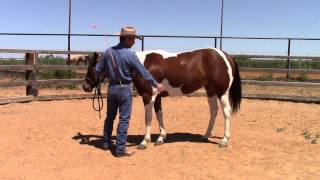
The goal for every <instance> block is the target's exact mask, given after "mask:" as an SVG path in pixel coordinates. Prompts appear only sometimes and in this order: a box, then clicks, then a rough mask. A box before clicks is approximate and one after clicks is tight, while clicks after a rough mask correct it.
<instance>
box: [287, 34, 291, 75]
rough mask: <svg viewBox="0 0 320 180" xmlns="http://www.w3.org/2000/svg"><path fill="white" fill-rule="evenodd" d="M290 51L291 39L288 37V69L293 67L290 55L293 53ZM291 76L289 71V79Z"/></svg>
mask: <svg viewBox="0 0 320 180" xmlns="http://www.w3.org/2000/svg"><path fill="white" fill-rule="evenodd" d="M290 51H291V39H290V38H289V39H288V56H289V57H288V59H287V69H290V68H291V67H290V55H291V53H290ZM289 78H290V73H287V79H289Z"/></svg>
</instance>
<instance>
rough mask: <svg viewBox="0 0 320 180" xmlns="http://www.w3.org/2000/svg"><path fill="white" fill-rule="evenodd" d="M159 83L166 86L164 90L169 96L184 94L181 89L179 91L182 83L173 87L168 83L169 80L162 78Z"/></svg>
mask: <svg viewBox="0 0 320 180" xmlns="http://www.w3.org/2000/svg"><path fill="white" fill-rule="evenodd" d="M161 83H162V84H163V85H164V86H165V87H166V91H167V92H168V94H169V96H182V95H184V93H182V91H181V87H182V85H180V86H176V87H174V86H172V85H171V84H170V83H169V81H168V80H167V79H164V80H163V81H162V82H161Z"/></svg>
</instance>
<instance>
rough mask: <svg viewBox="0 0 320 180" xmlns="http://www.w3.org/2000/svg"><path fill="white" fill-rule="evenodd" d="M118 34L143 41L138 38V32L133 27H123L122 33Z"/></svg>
mask: <svg viewBox="0 0 320 180" xmlns="http://www.w3.org/2000/svg"><path fill="white" fill-rule="evenodd" d="M116 34H117V35H120V36H135V37H136V38H137V39H140V40H141V39H142V38H141V37H140V36H137V31H136V29H135V28H134V27H132V26H125V27H122V28H121V32H120V33H116Z"/></svg>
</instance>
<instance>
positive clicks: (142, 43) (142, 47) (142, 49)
mask: <svg viewBox="0 0 320 180" xmlns="http://www.w3.org/2000/svg"><path fill="white" fill-rule="evenodd" d="M141 51H144V36H141Z"/></svg>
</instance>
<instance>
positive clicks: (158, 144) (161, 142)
mask: <svg viewBox="0 0 320 180" xmlns="http://www.w3.org/2000/svg"><path fill="white" fill-rule="evenodd" d="M163 143H164V142H163V141H157V142H156V143H154V145H155V146H160V145H162V144H163Z"/></svg>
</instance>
